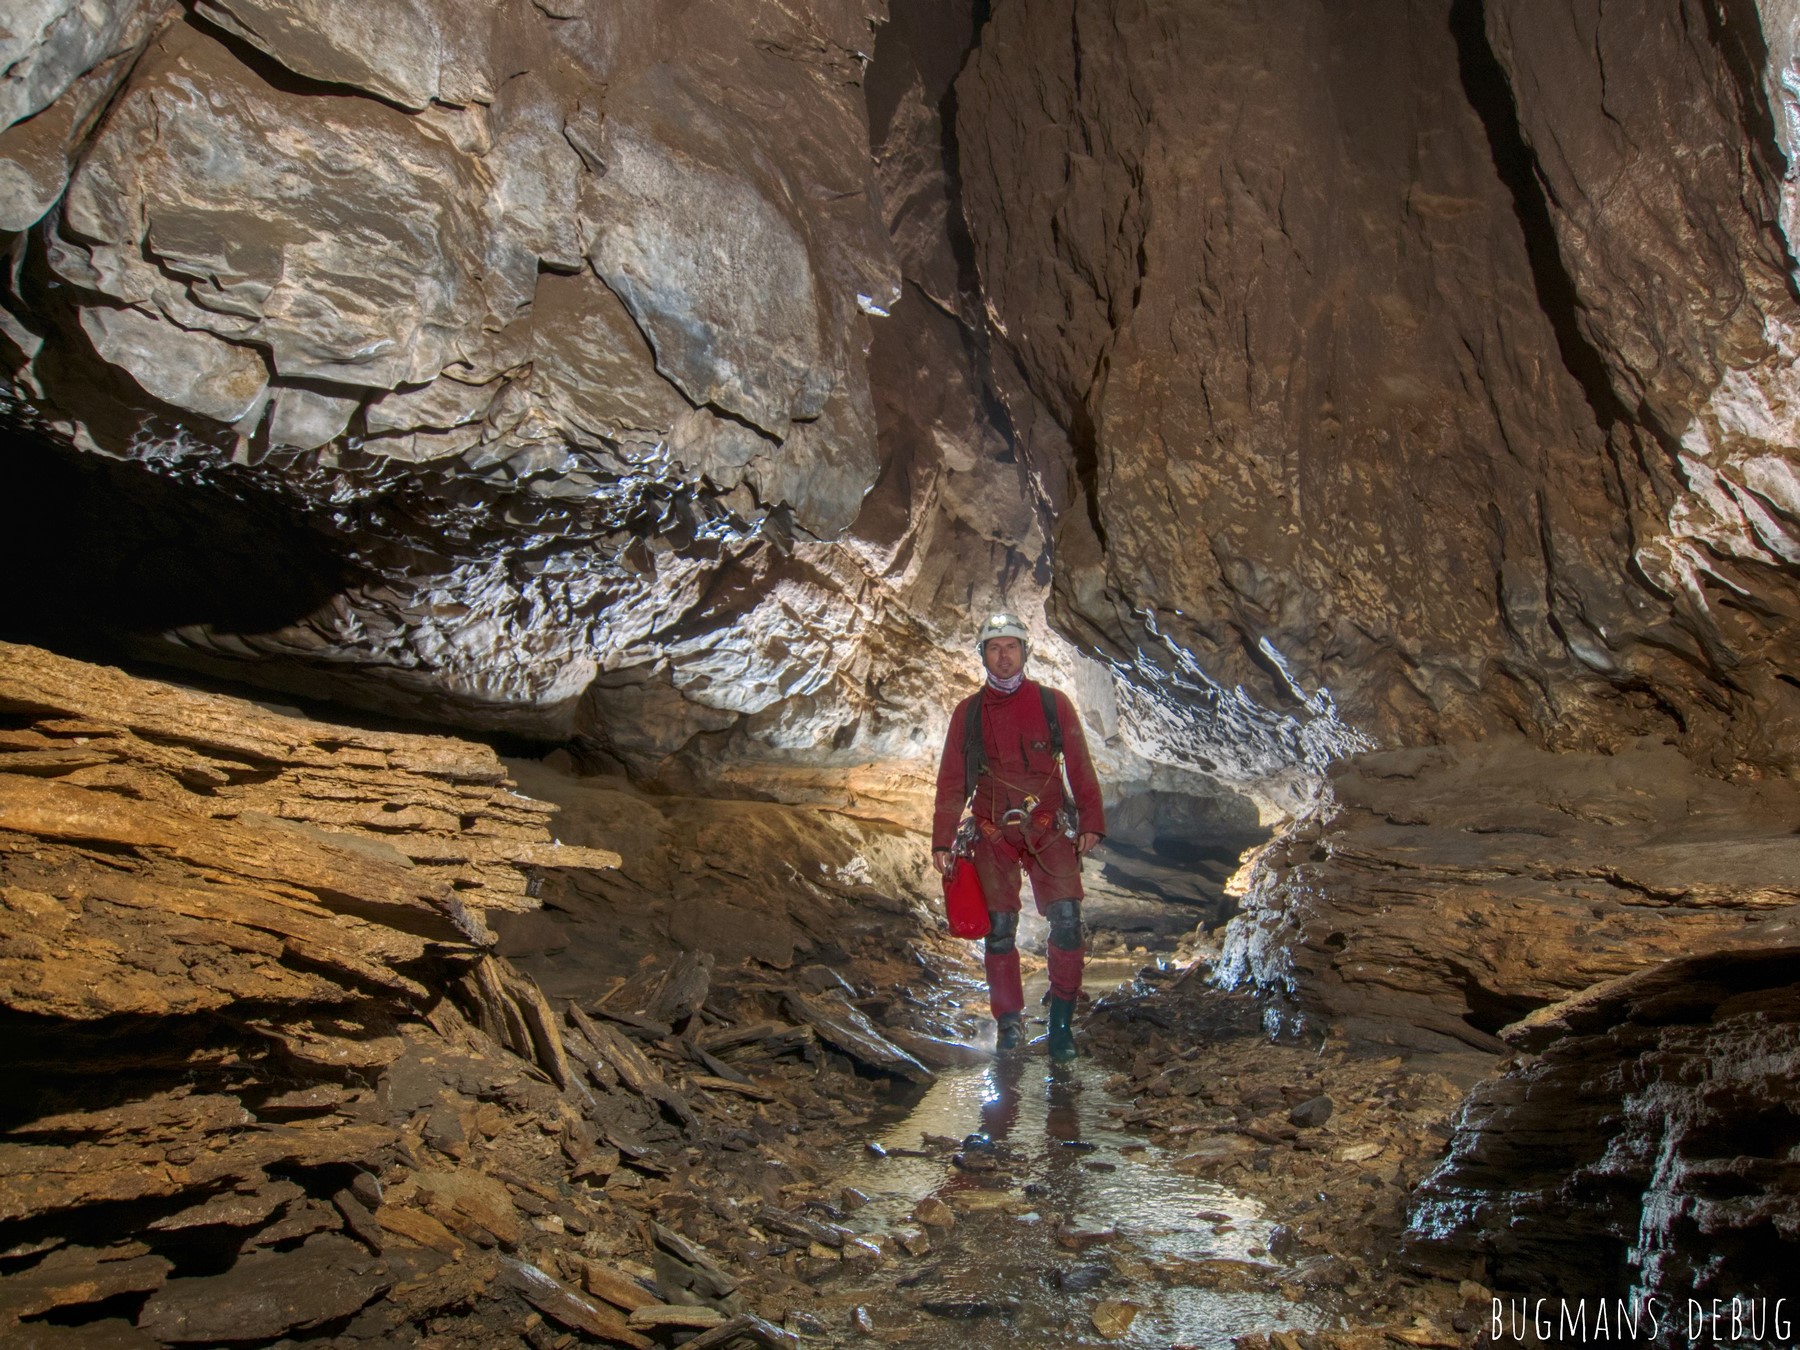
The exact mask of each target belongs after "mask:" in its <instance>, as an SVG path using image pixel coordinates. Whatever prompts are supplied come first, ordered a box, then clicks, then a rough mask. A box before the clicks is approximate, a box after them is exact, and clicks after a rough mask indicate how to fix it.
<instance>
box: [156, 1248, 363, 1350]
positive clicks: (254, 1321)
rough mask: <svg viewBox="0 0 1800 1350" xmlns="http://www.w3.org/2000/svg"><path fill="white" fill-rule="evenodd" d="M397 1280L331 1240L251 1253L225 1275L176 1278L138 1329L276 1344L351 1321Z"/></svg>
mask: <svg viewBox="0 0 1800 1350" xmlns="http://www.w3.org/2000/svg"><path fill="white" fill-rule="evenodd" d="M391 1282H392V1277H391V1276H390V1275H389V1274H388V1273H387V1271H386V1269H385V1267H383V1266H382V1265H381V1263H380V1262H379V1261H377V1260H376V1259H375V1258H374V1257H371V1256H370V1255H369V1253H368V1252H367V1251H366V1250H365V1249H364V1248H363V1247H362V1246H360V1245H359V1244H357V1243H355V1242H352V1241H350V1240H349V1239H348V1238H344V1237H338V1236H336V1235H335V1234H323V1235H320V1236H316V1237H312V1238H308V1239H307V1241H306V1242H305V1244H304V1245H302V1246H301V1247H300V1248H298V1249H297V1250H295V1251H292V1252H270V1251H256V1252H251V1253H250V1254H249V1255H247V1256H244V1257H241V1258H239V1260H238V1261H237V1263H236V1264H235V1265H233V1266H232V1267H231V1269H230V1270H227V1271H226V1272H224V1273H223V1274H221V1275H207V1276H193V1277H188V1278H184V1279H177V1280H171V1281H169V1282H168V1283H167V1284H165V1285H164V1286H163V1287H162V1288H161V1289H160V1290H158V1291H157V1292H156V1293H154V1294H152V1295H151V1296H150V1300H149V1302H147V1303H146V1304H145V1305H144V1310H143V1312H141V1313H140V1314H139V1315H138V1325H139V1326H140V1327H141V1328H143V1329H144V1330H145V1331H147V1332H149V1333H150V1334H151V1335H152V1336H155V1337H157V1338H159V1339H161V1340H164V1341H171V1342H174V1343H176V1344H181V1343H184V1342H188V1341H244V1340H269V1339H273V1338H275V1337H277V1336H280V1335H282V1334H284V1333H286V1332H289V1331H303V1330H305V1329H307V1328H309V1327H315V1326H318V1325H320V1324H321V1323H324V1322H330V1321H334V1320H336V1319H337V1318H340V1317H347V1316H348V1315H349V1314H351V1313H353V1312H355V1311H356V1310H357V1309H358V1308H361V1307H362V1306H363V1305H364V1304H366V1303H367V1302H368V1301H369V1300H370V1299H372V1298H374V1297H375V1296H376V1295H378V1294H379V1293H381V1291H382V1290H384V1289H386V1288H387V1287H388V1285H389V1284H390V1283H391Z"/></svg>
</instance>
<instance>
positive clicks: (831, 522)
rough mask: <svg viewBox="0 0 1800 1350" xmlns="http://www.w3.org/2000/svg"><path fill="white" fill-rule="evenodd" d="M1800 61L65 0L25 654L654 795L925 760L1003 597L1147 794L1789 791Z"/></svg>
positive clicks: (1539, 19)
mask: <svg viewBox="0 0 1800 1350" xmlns="http://www.w3.org/2000/svg"><path fill="white" fill-rule="evenodd" d="M978 11H979V12H978ZM1797 47H1800V10H1797V9H1796V8H1795V7H1793V6H1790V5H1781V4H1775V3H1767V4H1763V5H1761V6H1753V5H1751V4H1749V3H1746V2H1744V0H1732V2H1731V3H1724V2H1723V0H1721V2H1720V3H1701V2H1700V0H1684V3H1679V4H1673V5H1671V6H1668V7H1666V8H1665V9H1664V10H1661V11H1658V13H1657V14H1655V15H1654V16H1650V17H1646V16H1644V15H1641V14H1635V13H1634V14H1631V15H1626V14H1624V13H1622V12H1621V11H1619V10H1618V9H1617V7H1613V8H1612V9H1611V10H1607V9H1606V8H1605V7H1603V6H1602V5H1601V4H1600V3H1599V2H1598V0H1567V2H1566V3H1565V2H1563V0H1557V3H1553V4H1550V5H1548V6H1536V5H1534V6H1531V7H1529V8H1528V7H1527V6H1525V5H1523V4H1519V3H1514V0H1486V3H1485V4H1483V3H1480V0H1449V2H1447V3H1446V2H1444V0H1415V2H1413V3H1395V4H1386V5H1354V6H1344V5H1336V4H1330V3H1325V2H1324V0H1283V2H1282V3H1276V4H1272V5H1271V4H1257V5H1251V4H1249V3H1246V2H1243V0H1238V2H1233V0H1207V2H1206V3H1202V4H1191V3H1172V2H1165V3H1130V2H1128V0H1031V2H1030V3H1026V2H1025V0H996V3H993V4H992V5H991V6H988V5H983V6H979V7H978V6H974V5H972V4H968V3H953V2H952V0H917V2H910V3H900V2H899V0H895V3H893V4H892V5H884V4H878V3H874V2H873V0H868V2H866V3H854V2H850V3H845V2H839V0H817V2H816V3H793V4H786V3H784V4H780V5H769V4H761V3H748V2H747V0H696V2H695V3H688V4H680V5H669V4H662V3H651V0H636V2H635V3H625V4H613V5H600V4H597V3H592V2H591V0H553V2H550V3H546V2H544V0H538V2H537V3H527V2H526V0H516V2H509V3H502V4H494V5H490V4H472V3H467V2H466V0H380V3H364V4H359V5H356V6H349V5H342V4H336V3H330V0H299V2H297V3H273V0H195V3H193V4H192V5H188V6H180V5H168V4H162V3H158V2H157V0H109V2H108V3H92V4H82V5H76V4H74V3H73V0H30V2H29V3H27V4H26V5H25V7H24V10H23V21H22V22H15V23H13V24H12V25H11V28H10V30H9V31H8V32H6V33H4V34H0V71H3V72H4V74H3V75H0V127H3V128H4V129H3V130H0V186H3V189H4V190H0V247H3V248H4V255H3V256H4V262H5V266H4V269H3V271H0V366H3V370H0V376H3V378H4V380H5V383H4V385H3V386H0V394H3V396H4V401H5V406H6V412H7V422H6V426H7V428H8V433H7V434H8V436H9V438H10V439H9V453H8V456H7V457H8V459H9V460H10V461H11V464H12V468H11V470H10V472H12V474H13V475H14V477H13V485H12V489H11V491H10V495H11V496H12V498H13V505H12V506H11V507H9V508H8V509H9V511H11V512H14V513H16V515H17V517H18V519H17V520H15V521H13V522H12V524H13V526H14V528H13V529H12V530H10V531H9V534H11V536H12V538H13V540H14V542H13V543H12V544H11V545H9V546H8V547H9V550H10V551H11V553H12V554H14V555H19V556H18V557H16V558H15V561H16V562H20V563H23V564H24V565H26V566H31V567H35V569H36V571H37V572H38V574H39V575H41V576H42V578H43V580H42V583H41V585H39V586H36V587H34V589H35V590H37V591H38V592H39V594H38V595H37V596H36V597H35V600H34V601H33V602H28V603H26V604H25V605H24V606H23V607H22V608H21V609H20V610H19V611H17V614H23V615H25V616H26V617H25V619H23V620H20V619H18V617H17V614H16V615H15V622H24V623H26V626H27V628H30V627H33V626H35V627H36V628H39V629H43V628H56V627H58V625H60V626H61V628H62V630H64V631H65V632H66V631H67V630H71V629H83V630H88V631H89V632H90V635H91V632H93V631H101V630H104V631H105V632H106V633H108V634H110V635H111V636H112V638H113V639H114V640H116V641H117V642H118V643H119V644H120V645H121V647H122V648H124V649H126V650H129V651H131V652H133V653H134V654H136V655H139V656H147V657H151V658H152V659H158V660H163V661H175V662H179V663H183V664H187V665H189V666H193V667H196V668H199V669H202V670H206V671H210V672H212V673H215V674H226V675H230V676H231V677H233V678H237V679H249V680H252V681H255V682H259V683H263V684H265V685H269V686H271V687H274V688H279V689H286V690H289V691H291V692H293V693H297V694H308V695H314V696H320V697H327V698H334V699H338V700H341V701H345V702H350V703H357V704H361V705H364V706H367V707H371V708H375V709H379V710H382V711H386V712H391V713H399V714H403V715H407V716H411V717H417V718H424V719H426V720H431V721H436V722H448V723H453V724H460V725H464V726H470V727H476V728H485V729H497V730H511V731H517V732H523V733H526V734H528V735H534V736H539V737H548V738H553V739H562V738H566V737H569V736H572V735H573V736H577V737H579V738H581V742H582V743H583V744H584V745H588V746H590V747H591V748H592V749H593V750H594V752H595V753H596V754H598V755H601V756H604V757H609V758H610V759H612V760H614V761H617V762H621V763H624V764H625V765H627V766H629V767H632V768H633V769H634V770H636V771H640V772H644V773H649V774H656V773H675V772H677V769H676V768H674V767H671V766H679V765H685V766H686V767H685V768H682V769H681V770H680V772H685V773H691V772H695V771H696V769H695V766H696V765H698V764H701V763H705V764H708V765H710V766H712V767H711V768H710V769H709V770H708V772H711V773H712V774H714V775H715V776H718V775H724V776H726V777H729V770H728V768H726V767H721V766H728V765H730V764H731V763H734V762H738V763H745V762H751V761H755V762H758V763H761V764H763V765H765V767H767V766H778V765H780V764H782V763H784V762H787V763H792V764H806V763H813V764H817V763H820V762H830V763H836V764H838V765H840V766H848V765H859V766H867V765H869V764H873V763H913V764H918V763H920V762H922V761H924V760H927V759H928V758H929V756H930V754H931V753H932V749H933V742H934V740H935V734H936V731H937V729H938V728H939V727H940V726H941V724H942V718H943V715H944V710H943V705H944V703H945V702H946V693H947V691H948V690H949V689H950V688H951V687H953V686H956V685H957V684H959V683H966V682H967V678H968V666H969V660H968V656H969V654H968V651H967V645H966V642H967V638H966V635H967V633H968V631H969V630H970V629H971V628H972V627H973V622H974V619H975V617H976V616H978V615H979V614H980V613H981V612H983V611H985V610H988V609H991V608H993V607H996V606H1000V605H1006V606H1009V607H1012V608H1016V609H1018V610H1020V611H1021V612H1023V613H1025V614H1027V616H1028V617H1029V618H1030V619H1031V621H1032V622H1033V623H1034V624H1038V625H1040V627H1041V628H1042V631H1043V632H1044V634H1045V637H1044V640H1043V642H1042V643H1041V645H1040V656H1041V658H1042V659H1043V660H1044V661H1045V662H1046V664H1047V665H1048V667H1049V669H1050V670H1051V672H1052V673H1053V675H1054V676H1055V677H1056V678H1057V679H1059V680H1062V681H1066V682H1069V683H1072V684H1074V685H1075V686H1076V687H1077V690H1078V692H1079V693H1080V694H1081V695H1082V697H1083V701H1084V703H1085V704H1086V705H1087V706H1088V709H1089V712H1090V716H1091V717H1092V718H1093V719H1094V720H1095V721H1096V723H1097V726H1098V729H1099V730H1100V731H1101V733H1102V739H1103V740H1106V741H1109V742H1111V744H1112V750H1111V753H1112V754H1113V755H1114V756H1115V757H1116V762H1117V763H1119V764H1121V765H1124V764H1127V763H1129V764H1130V765H1134V766H1136V770H1145V766H1146V765H1148V764H1152V763H1154V764H1160V765H1165V766H1171V767H1172V769H1174V770H1199V771H1201V772H1206V773H1211V774H1216V775H1219V776H1222V777H1225V778H1227V779H1229V780H1231V781H1234V782H1238V783H1244V784H1249V783H1263V784H1265V785H1266V784H1268V783H1270V782H1273V781H1278V780H1281V779H1282V778H1283V776H1284V775H1286V776H1291V775H1292V774H1294V773H1295V772H1296V771H1305V770H1309V769H1316V768H1318V767H1320V766H1322V765H1323V764H1324V763H1325V762H1326V761H1327V760H1330V759H1332V758H1334V757H1337V756H1341V755H1343V754H1345V753H1348V752H1352V751H1356V750H1362V749H1367V748H1371V747H1375V746H1383V747H1395V746H1403V745H1411V744H1420V743H1427V742H1432V741H1438V740H1445V739H1455V738H1460V737H1468V736H1481V735H1487V734H1492V733H1496V732H1502V731H1515V732H1523V733H1525V734H1526V735H1527V736H1528V737H1529V738H1530V739H1532V740H1535V741H1537V742H1538V743H1540V744H1542V745H1545V746H1548V747H1551V748H1558V747H1562V748H1585V749H1593V748H1601V749H1604V748H1607V747H1609V746H1613V745H1617V744H1620V743H1623V742H1625V741H1628V740H1630V739H1631V738H1633V737H1638V736H1644V735H1653V736H1661V737H1667V738H1671V739H1674V740H1676V741H1677V742H1678V743H1680V744H1681V745H1682V747H1683V748H1684V749H1686V750H1688V751H1689V752H1690V754H1692V755H1693V757H1695V758H1696V759H1698V760H1701V761H1703V762H1704V763H1705V764H1707V765H1709V766H1711V767H1713V768H1715V769H1719V770H1732V769H1737V768H1740V767H1743V766H1752V767H1756V766H1785V765H1787V764H1789V763H1790V762H1791V759H1792V754H1793V751H1792V749H1791V747H1792V746H1793V745H1794V744H1795V743H1796V737H1795V735H1794V733H1795V732H1796V731H1797V730H1800V681H1796V679H1795V677H1794V675H1793V674H1792V673H1791V672H1793V671H1794V669H1795V666H1796V661H1795V656H1796V644H1797V641H1800V635H1797V634H1796V628H1795V622H1796V617H1797V614H1800V611H1797V609H1796V593H1795V586H1794V582H1795V576H1796V566H1797V565H1800V478H1797V477H1796V474H1795V464H1796V460H1797V458H1800V413H1797V411H1796V408H1795V406H1794V402H1795V400H1794V394H1795V392H1797V391H1795V390H1794V389H1793V384H1794V376H1793V374H1792V370H1793V364H1794V358H1795V355H1796V352H1795V347H1796V343H1800V336H1797V335H1796V334H1797V330H1800V301H1797V300H1796V290H1795V282H1794V260H1793V257H1792V256H1791V252H1790V245H1789V238H1790V232H1791V230H1792V228H1793V227H1794V225H1795V222H1796V219H1797V217H1796V212H1797V211H1800V207H1796V205H1795V200H1796V190H1795V186H1794V179H1793V175H1792V173H1791V171H1790V168H1789V154H1790V152H1791V149H1792V141H1793V137H1794V135H1795V133H1794V128H1795V126H1797V125H1800V113H1797V111H1796V106H1795V101H1794V100H1795V96H1794V94H1793V93H1792V87H1793V86H1794V85H1795V84H1796V83H1800V74H1797V69H1800V68H1797V60H1800V57H1797ZM59 554H60V555H64V556H65V557H66V558H67V559H68V560H67V561H66V562H65V563H63V564H62V565H58V564H57V563H56V562H55V561H54V560H55V559H56V558H57V557H58V555H59ZM195 559H200V560H201V561H195ZM1052 630H1054V635H1053V634H1052ZM23 635H25V636H31V635H32V634H31V633H30V632H26V633H25V634H23ZM769 772H770V773H773V772H774V770H773V768H770V769H769ZM869 787H870V790H871V791H874V792H876V793H877V795H879V792H880V790H881V789H880V787H879V785H869ZM795 790H796V791H798V789H795Z"/></svg>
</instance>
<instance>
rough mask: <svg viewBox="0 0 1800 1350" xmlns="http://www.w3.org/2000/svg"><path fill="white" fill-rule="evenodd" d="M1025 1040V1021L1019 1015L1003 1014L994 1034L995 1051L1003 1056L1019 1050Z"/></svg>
mask: <svg viewBox="0 0 1800 1350" xmlns="http://www.w3.org/2000/svg"><path fill="white" fill-rule="evenodd" d="M1024 1038H1025V1019H1024V1017H1023V1016H1022V1015H1021V1014H1019V1013H1003V1014H1001V1016H1000V1019H999V1023H998V1027H997V1029H996V1030H995V1032H994V1049H996V1050H998V1051H999V1052H1000V1053H1001V1054H1005V1053H1007V1052H1008V1051H1011V1050H1017V1049H1018V1048H1019V1042H1020V1041H1022V1040H1023V1039H1024Z"/></svg>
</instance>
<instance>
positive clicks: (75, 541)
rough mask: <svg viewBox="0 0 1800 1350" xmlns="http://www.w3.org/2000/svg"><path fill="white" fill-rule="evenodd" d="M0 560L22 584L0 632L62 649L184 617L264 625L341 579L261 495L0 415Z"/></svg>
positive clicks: (346, 577)
mask: <svg viewBox="0 0 1800 1350" xmlns="http://www.w3.org/2000/svg"><path fill="white" fill-rule="evenodd" d="M0 466H3V467H0V567H4V568H5V570H6V571H7V573H8V574H9V575H12V576H15V577H19V578H22V579H24V581H25V584H24V585H22V586H20V587H17V588H16V589H15V594H14V596H13V597H12V599H11V601H10V602H9V603H8V605H7V607H6V617H5V620H4V622H3V623H0V638H5V639H7V640H9V641H24V642H37V643H40V644H41V645H44V646H49V647H53V648H55V649H57V650H59V651H64V652H66V653H69V654H71V655H78V654H98V649H102V648H107V647H109V646H110V642H109V639H111V638H114V637H117V636H120V635H126V634H150V633H157V632H162V631H165V630H167V629H170V628H178V627H182V626H184V625H188V624H209V625H211V626H212V627H213V628H215V629H217V630H219V631H222V632H230V633H243V634H253V633H267V632H271V631H273V630H276V629H279V628H282V627H285V626H286V625H288V624H291V623H294V622H296V621H298V620H300V619H302V618H304V617H306V616H307V615H308V614H311V613H313V612H314V611H315V610H317V609H318V608H319V607H320V606H321V605H322V604H324V603H325V602H326V601H327V600H329V599H330V598H331V597H332V596H333V595H336V594H338V593H339V592H341V591H343V590H344V589H345V588H347V587H348V586H349V585H351V584H352V583H353V582H354V581H355V580H356V578H355V575H354V573H353V569H352V568H351V567H350V566H349V565H347V564H346V563H345V562H344V561H343V560H342V559H341V558H339V557H338V556H337V555H336V553H335V551H334V550H333V549H332V548H331V546H330V545H329V543H328V542H327V541H326V540H325V539H324V538H323V537H322V536H321V535H320V534H318V533H317V532H316V531H314V530H313V529H311V528H309V527H308V526H307V525H306V524H304V523H303V522H301V521H300V520H298V519H297V518H296V517H295V515H294V513H293V511H292V510H291V509H290V507H289V505H288V504H287V503H285V502H283V501H281V500H279V499H277V498H275V497H274V496H273V495H271V494H262V493H254V492H250V491H245V492H241V493H233V492H228V491H226V490H224V489H222V488H220V487H217V486H212V485H205V484H196V483H183V482H178V481H176V480H174V479H171V478H168V477H165V476H163V475H161V474H158V473H156V472H154V471H153V470H151V469H149V468H147V467H145V466H144V465H142V464H138V463H134V462H131V461H128V460H114V459H108V458H105V457H103V456H101V455H94V454H84V453H82V452H81V451H79V450H76V449H75V448H74V447H72V446H68V445H64V444H62V443H60V442H59V441H58V440H57V439H56V438H54V437H53V436H51V435H50V434H49V433H47V432H44V431H41V430H39V429H37V428H35V427H33V426H31V425H30V424H29V423H28V422H26V421H25V420H23V419H21V418H17V417H9V416H6V415H5V414H4V413H3V412H0Z"/></svg>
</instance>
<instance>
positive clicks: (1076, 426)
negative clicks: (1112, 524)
mask: <svg viewBox="0 0 1800 1350" xmlns="http://www.w3.org/2000/svg"><path fill="white" fill-rule="evenodd" d="M1069 448H1070V449H1071V450H1072V451H1073V452H1074V456H1075V481H1076V482H1078V483H1080V484H1081V495H1082V498H1083V500H1084V502H1085V504H1086V506H1087V516H1088V524H1089V525H1090V526H1092V527H1093V531H1094V538H1096V539H1098V540H1099V541H1100V547H1101V549H1102V550H1104V549H1105V548H1106V527H1105V526H1104V525H1102V524H1101V523H1100V438H1099V432H1098V431H1097V430H1096V429H1095V427H1094V419H1093V417H1092V415H1090V414H1089V412H1088V410H1087V405H1086V404H1084V403H1077V404H1075V406H1074V408H1073V409H1072V410H1071V412H1070V417H1069Z"/></svg>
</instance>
